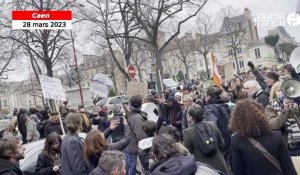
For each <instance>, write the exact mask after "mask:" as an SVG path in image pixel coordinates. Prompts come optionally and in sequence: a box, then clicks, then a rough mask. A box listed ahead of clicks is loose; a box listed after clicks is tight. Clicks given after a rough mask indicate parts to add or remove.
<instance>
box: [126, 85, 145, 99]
mask: <svg viewBox="0 0 300 175" xmlns="http://www.w3.org/2000/svg"><path fill="white" fill-rule="evenodd" d="M147 93H148V84H147V83H141V82H128V84H127V96H128V97H129V98H130V97H132V96H133V95H138V94H139V95H141V96H145V95H146V94H147Z"/></svg>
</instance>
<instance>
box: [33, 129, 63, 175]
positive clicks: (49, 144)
mask: <svg viewBox="0 0 300 175" xmlns="http://www.w3.org/2000/svg"><path fill="white" fill-rule="evenodd" d="M61 142H62V140H61V138H60V136H59V135H58V134H57V133H55V132H52V133H51V134H49V135H47V138H46V141H45V146H44V149H43V151H42V152H41V153H40V154H39V156H38V159H37V164H36V168H35V173H36V175H60V167H61V160H60V159H61V157H60V146H61Z"/></svg>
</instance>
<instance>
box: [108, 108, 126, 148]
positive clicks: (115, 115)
mask: <svg viewBox="0 0 300 175" xmlns="http://www.w3.org/2000/svg"><path fill="white" fill-rule="evenodd" d="M110 116H111V117H110ZM110 116H109V117H108V118H112V119H111V120H116V121H118V122H119V123H120V124H119V125H118V126H117V127H116V128H115V129H114V130H113V131H112V133H111V138H112V143H116V142H118V141H119V140H122V139H123V138H124V133H125V132H124V122H123V121H124V116H123V113H122V112H121V109H120V108H119V107H118V106H115V107H114V109H113V110H112V113H111V115H110Z"/></svg>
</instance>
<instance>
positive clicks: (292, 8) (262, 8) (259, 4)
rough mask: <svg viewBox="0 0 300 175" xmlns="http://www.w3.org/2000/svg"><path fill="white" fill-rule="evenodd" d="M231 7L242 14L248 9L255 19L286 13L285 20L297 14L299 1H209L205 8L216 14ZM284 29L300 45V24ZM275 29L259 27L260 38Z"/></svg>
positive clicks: (287, 26)
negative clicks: (262, 15) (263, 15)
mask: <svg viewBox="0 0 300 175" xmlns="http://www.w3.org/2000/svg"><path fill="white" fill-rule="evenodd" d="M298 1H300V0H298ZM230 5H231V6H233V7H234V8H237V9H240V11H241V12H243V10H244V9H245V7H247V8H248V9H249V10H250V11H251V12H252V17H253V19H257V18H258V16H260V15H261V14H273V13H284V16H285V18H287V16H288V15H289V14H291V13H295V12H296V6H297V0H209V2H208V4H207V5H206V6H205V7H204V11H206V12H209V13H214V14H216V13H217V12H218V11H219V10H220V9H221V8H223V7H226V6H230ZM298 5H300V3H298ZM299 18H300V16H299ZM299 20H300V19H299ZM284 27H285V29H286V31H287V32H288V33H289V34H290V35H291V36H292V37H295V39H296V41H297V42H298V43H300V24H299V25H298V26H295V27H291V26H290V25H288V24H286V26H284ZM274 28H275V27H274V26H269V27H260V26H258V34H259V37H260V38H262V37H264V36H266V35H267V31H268V30H271V29H274Z"/></svg>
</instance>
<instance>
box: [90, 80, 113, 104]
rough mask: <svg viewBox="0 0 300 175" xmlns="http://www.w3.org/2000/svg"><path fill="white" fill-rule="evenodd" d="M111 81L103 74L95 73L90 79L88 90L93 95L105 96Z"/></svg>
mask: <svg viewBox="0 0 300 175" xmlns="http://www.w3.org/2000/svg"><path fill="white" fill-rule="evenodd" d="M112 84H113V83H112V81H111V80H110V79H109V77H108V76H107V75H105V74H96V75H95V76H94V78H93V80H92V83H91V88H90V91H91V92H92V93H93V94H94V95H98V96H99V97H104V98H107V96H108V93H109V88H110V87H111V86H112Z"/></svg>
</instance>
